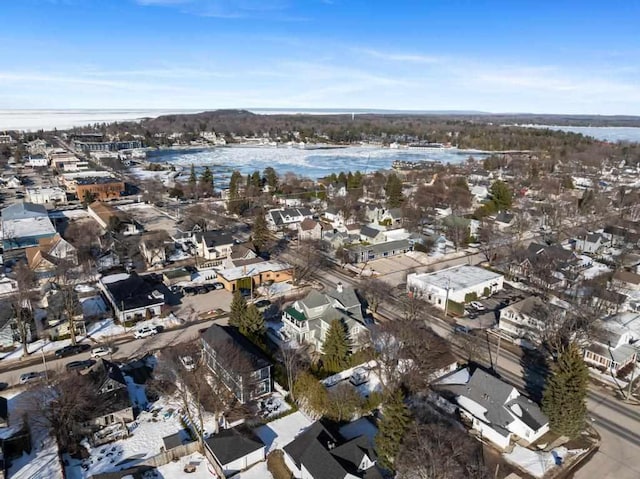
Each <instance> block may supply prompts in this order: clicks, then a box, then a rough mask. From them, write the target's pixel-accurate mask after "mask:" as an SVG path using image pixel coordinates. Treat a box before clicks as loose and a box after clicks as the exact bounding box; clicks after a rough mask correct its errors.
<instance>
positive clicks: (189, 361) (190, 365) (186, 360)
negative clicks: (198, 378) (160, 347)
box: [180, 356, 196, 371]
mask: <svg viewBox="0 0 640 479" xmlns="http://www.w3.org/2000/svg"><path fill="white" fill-rule="evenodd" d="M180 362H181V363H182V365H183V366H184V368H185V369H186V370H187V371H192V370H193V369H195V367H196V363H195V362H194V361H193V358H192V357H191V356H180Z"/></svg>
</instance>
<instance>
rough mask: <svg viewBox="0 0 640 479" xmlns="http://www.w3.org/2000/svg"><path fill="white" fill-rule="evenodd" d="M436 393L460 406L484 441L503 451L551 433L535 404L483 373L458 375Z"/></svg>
mask: <svg viewBox="0 0 640 479" xmlns="http://www.w3.org/2000/svg"><path fill="white" fill-rule="evenodd" d="M434 389H435V390H436V391H437V392H438V393H439V394H441V395H442V396H443V397H444V398H445V399H448V400H449V401H451V402H452V403H453V404H455V405H456V406H457V408H458V411H459V412H460V414H461V416H462V417H463V418H464V419H465V420H466V421H467V422H468V423H469V425H470V427H471V429H473V430H475V431H477V432H478V433H479V434H480V436H481V438H482V439H483V440H488V441H490V442H492V443H493V444H495V445H496V446H498V447H499V448H501V449H506V448H508V447H509V444H510V443H511V441H512V440H514V441H520V442H524V443H527V444H531V443H533V442H534V441H536V440H538V439H539V438H540V437H542V436H543V435H544V434H545V433H547V432H548V431H549V420H548V418H547V417H546V416H545V415H544V413H543V412H542V411H541V410H540V407H539V406H538V405H537V404H536V403H534V402H533V401H531V400H530V399H528V398H526V397H525V396H522V395H521V394H520V393H519V392H518V390H517V389H516V388H514V387H513V386H511V385H509V384H507V383H505V382H504V381H501V380H500V379H498V378H496V377H495V376H492V375H491V374H489V373H486V372H485V371H483V370H482V369H476V370H475V371H474V372H473V373H471V372H470V370H469V369H467V368H465V369H461V370H459V371H456V372H454V373H452V374H450V375H448V376H445V377H444V378H441V379H440V380H439V381H438V382H436V383H435V384H434Z"/></svg>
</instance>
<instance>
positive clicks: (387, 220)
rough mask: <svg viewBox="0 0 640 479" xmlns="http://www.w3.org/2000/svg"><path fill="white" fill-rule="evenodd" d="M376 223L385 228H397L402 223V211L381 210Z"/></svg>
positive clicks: (397, 209) (396, 209)
mask: <svg viewBox="0 0 640 479" xmlns="http://www.w3.org/2000/svg"><path fill="white" fill-rule="evenodd" d="M378 223H380V224H383V225H386V226H396V227H397V226H398V225H400V224H401V223H402V209H400V208H391V209H388V210H383V212H382V214H381V215H380V219H379V220H378Z"/></svg>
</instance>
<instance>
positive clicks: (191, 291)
mask: <svg viewBox="0 0 640 479" xmlns="http://www.w3.org/2000/svg"><path fill="white" fill-rule="evenodd" d="M182 293H183V294H186V295H188V296H195V295H196V294H198V291H197V290H196V288H194V287H192V286H185V287H184V288H182Z"/></svg>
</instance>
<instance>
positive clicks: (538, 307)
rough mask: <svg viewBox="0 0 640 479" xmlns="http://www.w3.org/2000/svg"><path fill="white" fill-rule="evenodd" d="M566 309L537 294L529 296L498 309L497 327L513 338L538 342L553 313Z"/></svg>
mask: <svg viewBox="0 0 640 479" xmlns="http://www.w3.org/2000/svg"><path fill="white" fill-rule="evenodd" d="M565 314H566V311H565V310H564V309H562V308H560V307H559V306H556V305H554V304H552V303H550V302H548V301H545V300H543V299H541V298H540V297H538V296H529V297H527V298H525V299H523V300H520V301H517V302H515V303H512V304H510V305H508V306H507V307H505V308H503V309H501V310H500V319H499V321H498V328H499V329H500V330H501V331H504V332H505V333H507V334H508V335H509V336H511V337H513V338H514V339H524V340H527V341H529V342H531V343H538V342H539V341H540V339H541V335H542V333H543V332H544V331H545V329H546V327H547V325H548V324H549V323H550V322H551V317H552V316H553V315H559V316H564V315H565Z"/></svg>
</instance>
